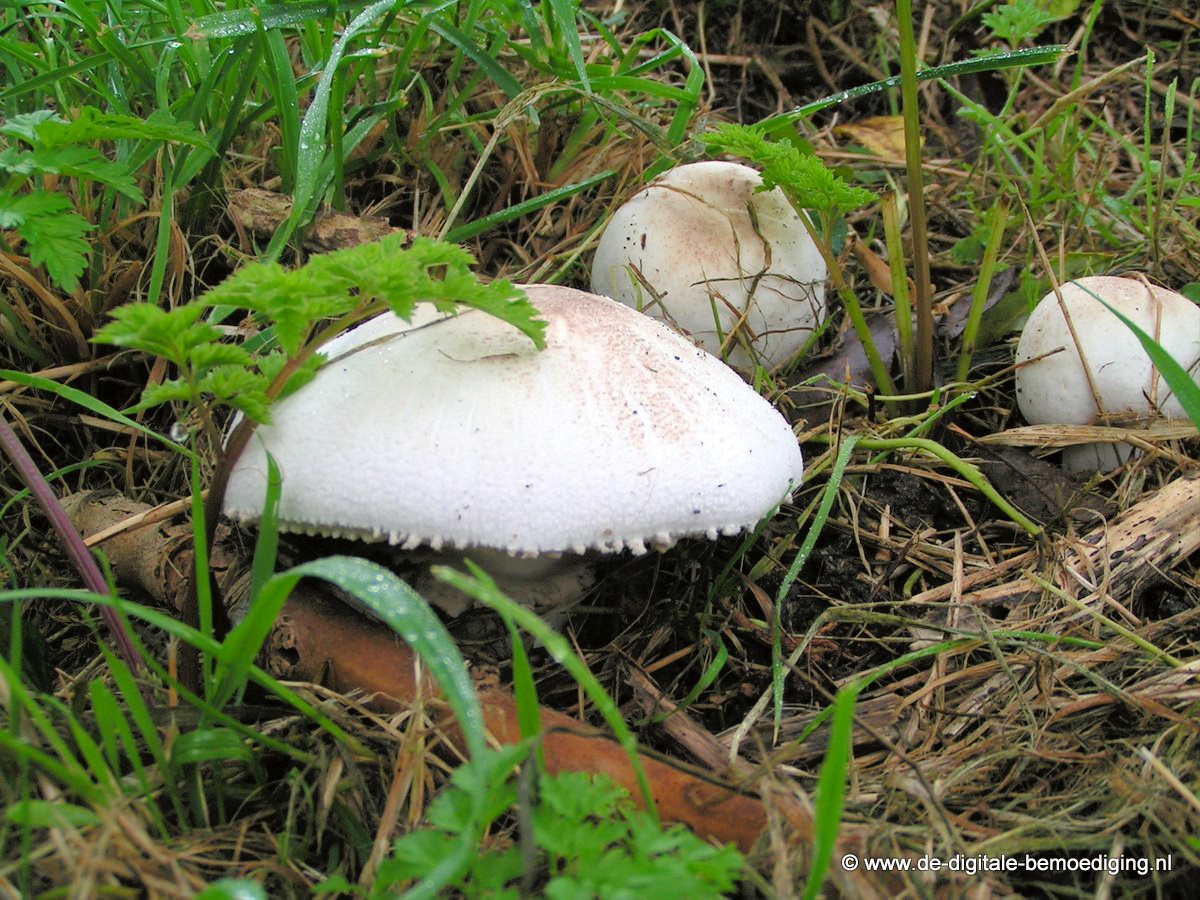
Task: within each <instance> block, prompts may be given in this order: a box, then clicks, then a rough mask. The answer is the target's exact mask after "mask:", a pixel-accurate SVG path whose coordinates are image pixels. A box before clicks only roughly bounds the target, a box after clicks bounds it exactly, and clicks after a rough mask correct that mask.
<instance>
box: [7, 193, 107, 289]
mask: <svg viewBox="0 0 1200 900" xmlns="http://www.w3.org/2000/svg"><path fill="white" fill-rule="evenodd" d="M25 196H29V197H42V198H44V197H47V196H57V195H48V194H44V193H38V194H27V195H25ZM63 199H64V200H65V198H63ZM68 205H69V204H68ZM93 227H94V226H93V225H92V224H91V223H90V222H88V220H87V219H85V218H84V217H83V216H81V215H79V214H78V213H75V212H56V213H47V214H43V215H35V216H28V215H27V216H26V217H25V220H24V221H23V222H22V223H21V224H19V225H17V226H16V229H17V234H19V235H20V236H21V237H22V238H23V239H24V241H25V245H26V246H25V251H26V252H27V253H28V254H29V260H30V262H32V263H33V264H34V265H36V266H45V267H46V272H47V273H49V275H50V280H51V281H53V282H54V284H55V285H57V286H58V287H59V288H61V289H62V290H64V291H67V292H70V291H73V290H75V288H76V287H78V285H79V276H80V275H82V274H83V272H84V270H85V269H86V268H87V257H88V253H90V252H91V249H92V248H91V245H90V244H88V242H87V241H85V240H84V239H83V235H85V234H86V233H87V232H89V231H91V230H92V228H93Z"/></svg>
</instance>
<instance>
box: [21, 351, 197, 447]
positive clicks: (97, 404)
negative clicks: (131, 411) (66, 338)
mask: <svg viewBox="0 0 1200 900" xmlns="http://www.w3.org/2000/svg"><path fill="white" fill-rule="evenodd" d="M0 378H3V379H5V380H6V381H12V382H15V383H16V384H23V385H25V386H26V387H31V388H37V389H38V390H39V391H47V392H48V393H51V394H54V395H55V396H58V397H62V399H64V400H67V401H69V402H71V403H74V404H75V405H77V406H81V407H83V408H84V409H86V410H88V411H89V412H93V413H95V414H96V415H98V416H100V417H101V418H104V419H108V420H109V421H110V422H115V423H117V424H118V425H124V426H125V427H126V428H132V429H133V430H134V431H137V432H140V433H141V434H143V435H145V436H146V437H148V438H151V439H152V440H154V441H157V442H158V443H160V444H162V445H163V446H165V447H167V448H168V449H169V450H173V451H175V452H176V453H181V454H183V455H184V456H185V457H187V458H191V456H192V455H193V454H192V451H191V450H190V449H188V448H187V447H185V446H183V445H182V444H177V443H176V442H175V441H173V440H171V439H170V438H168V437H166V436H164V435H161V434H159V433H158V432H157V431H155V430H154V429H152V428H148V427H146V426H145V425H143V424H142V423H141V422H138V421H135V420H134V419H131V418H129V416H127V415H125V414H124V413H123V412H121V411H120V410H118V409H115V408H113V407H111V406H109V405H108V404H107V403H105V402H104V401H103V400H97V399H96V398H95V397H93V396H92V395H91V394H86V393H84V392H83V391H81V390H79V389H77V388H73V387H70V386H68V385H65V384H59V383H58V382H57V381H54V380H52V379H50V378H43V377H41V376H40V375H30V374H28V373H27V372H17V371H14V370H12V369H0Z"/></svg>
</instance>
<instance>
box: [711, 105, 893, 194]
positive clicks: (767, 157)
mask: <svg viewBox="0 0 1200 900" xmlns="http://www.w3.org/2000/svg"><path fill="white" fill-rule="evenodd" d="M701 139H702V140H703V141H704V142H705V143H706V144H707V145H708V146H709V148H710V149H711V150H713V151H716V152H719V153H728V154H729V155H731V156H740V157H743V158H744V159H747V160H749V161H750V162H751V163H752V164H753V165H754V167H755V168H757V169H758V170H759V172H761V174H762V180H763V190H771V189H772V188H775V187H780V188H782V189H783V191H784V193H786V194H787V195H788V196H789V198H791V200H792V201H793V202H794V203H796V204H797V205H798V206H801V207H803V208H805V209H814V210H819V211H821V212H828V213H842V212H846V211H848V210H851V209H856V208H858V207H860V206H865V205H866V204H868V203H871V202H873V201H874V199H875V195H874V194H872V193H871V192H870V191H868V190H866V189H865V188H860V187H854V186H852V185H849V184H847V183H846V182H845V180H843V179H842V178H840V177H839V176H838V175H837V174H836V173H835V172H834V171H833V170H831V169H830V168H828V167H827V166H826V165H825V164H824V163H823V162H822V161H821V160H820V158H818V157H817V156H814V155H812V154H808V153H801V152H800V150H799V148H798V147H796V146H794V145H793V144H790V143H782V142H778V141H772V140H769V139H768V138H767V137H766V135H764V134H763V132H762V131H761V129H758V128H755V127H753V126H750V125H730V124H725V125H720V126H718V127H717V128H715V129H713V130H712V131H710V132H708V133H707V134H705V135H702V136H701Z"/></svg>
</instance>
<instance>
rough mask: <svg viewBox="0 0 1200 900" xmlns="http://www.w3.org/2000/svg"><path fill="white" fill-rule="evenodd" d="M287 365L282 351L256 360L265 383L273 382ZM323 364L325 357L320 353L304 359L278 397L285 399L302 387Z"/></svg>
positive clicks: (286, 359)
mask: <svg viewBox="0 0 1200 900" xmlns="http://www.w3.org/2000/svg"><path fill="white" fill-rule="evenodd" d="M287 363H288V357H287V356H286V354H284V353H283V352H282V351H279V350H275V351H272V352H271V353H269V354H267V355H266V356H260V357H259V358H258V370H259V371H260V372H262V373H263V375H265V376H266V378H267V383H268V384H269V383H271V382H274V381H275V379H276V378H278V377H279V374H280V373H281V372H282V371H283V367H284V366H286V365H287ZM324 364H325V357H324V356H322V355H321V354H320V353H314V354H313V355H312V356H310V357H309V358H308V359H306V360H305V361H304V363H303V365H301V366H299V367H298V368H297V369H296V370H295V371H294V372H293V373H292V374H291V377H289V378H288V380H287V384H285V385H284V386H283V389H282V390H281V391H280V392H279V395H278V396H279V397H280V398H283V397H286V396H287V395H288V394H290V393H292V392H293V391H296V390H298V389H299V388H302V387H304V385H306V384H308V383H309V382H310V381H312V380H313V378H314V377H315V376H316V374H317V371H318V370H319V369H320V368H321V366H323V365H324Z"/></svg>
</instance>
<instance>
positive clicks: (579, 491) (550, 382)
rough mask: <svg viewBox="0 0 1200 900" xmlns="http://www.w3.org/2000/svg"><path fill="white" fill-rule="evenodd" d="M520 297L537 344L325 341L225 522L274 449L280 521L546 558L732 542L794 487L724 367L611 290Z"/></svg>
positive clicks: (454, 331) (254, 486) (357, 333)
mask: <svg viewBox="0 0 1200 900" xmlns="http://www.w3.org/2000/svg"><path fill="white" fill-rule="evenodd" d="M525 290H526V292H527V293H528V295H529V298H530V300H531V301H532V302H533V304H534V305H535V306H536V307H537V308H538V310H539V312H540V314H541V316H542V318H544V319H545V320H546V322H547V329H546V348H545V349H544V350H543V351H538V350H537V349H536V348H535V347H534V346H533V344H532V343H531V342H530V341H529V339H528V338H527V337H525V336H524V335H522V334H521V333H520V332H518V331H517V330H516V329H515V328H513V327H512V326H510V325H508V324H506V323H504V322H502V321H501V320H499V319H497V318H495V317H493V316H490V315H487V314H485V313H483V312H479V311H475V310H468V311H464V312H460V313H459V314H458V315H456V316H453V317H450V318H445V319H440V320H435V321H432V322H427V323H426V324H424V325H422V326H420V327H415V328H414V327H411V326H409V325H407V324H406V323H404V322H402V321H401V320H400V319H398V318H397V317H396V316H394V315H392V314H391V313H387V314H385V315H383V316H380V317H377V318H375V319H372V320H370V321H369V322H367V323H365V324H363V325H362V326H360V327H359V328H357V329H354V330H353V331H350V332H347V333H346V334H344V335H341V336H339V337H338V338H336V339H335V340H334V341H331V342H330V343H329V344H328V345H326V347H325V350H324V352H325V353H326V355H327V356H328V358H329V362H327V363H326V364H325V366H324V367H323V368H322V369H321V370H320V371H319V372H318V373H317V375H316V377H315V378H314V379H313V380H312V382H310V383H309V384H307V385H305V386H304V387H303V388H301V389H300V390H298V391H296V392H295V393H294V394H292V395H290V396H288V397H286V398H285V399H283V400H282V401H280V402H279V403H278V404H276V405H275V407H274V408H273V409H272V421H271V423H270V424H269V425H264V426H261V427H260V428H259V429H258V431H257V432H256V436H255V439H253V440H252V441H251V443H250V444H249V446H248V447H247V449H246V451H245V452H244V453H243V454H242V456H241V457H240V458H239V459H238V460H237V461H236V463H235V464H234V467H233V469H232V472H231V474H230V478H229V484H228V488H227V491H226V495H225V503H224V508H225V512H226V514H227V515H229V516H231V517H233V518H235V519H239V520H242V521H248V520H253V519H255V518H256V517H257V516H258V515H259V514H260V512H261V507H262V503H263V499H264V495H265V488H266V456H265V454H266V453H267V452H269V453H270V454H271V456H272V457H274V458H275V460H276V462H277V463H278V465H279V468H280V472H281V476H282V490H281V496H280V508H279V515H280V519H281V525H282V527H283V528H284V529H285V530H290V531H299V532H308V533H317V534H324V535H331V536H343V537H357V538H363V539H366V540H375V541H388V542H390V543H392V544H397V545H400V546H401V547H402V548H406V549H412V548H416V547H419V546H421V545H428V546H429V547H430V548H432V549H434V550H441V549H442V548H443V547H447V548H456V549H457V550H458V551H459V552H460V553H462V554H463V555H466V556H468V557H471V558H475V559H476V560H477V561H479V559H478V557H479V552H480V549H481V548H482V550H483V551H484V552H488V551H490V552H494V553H495V554H496V556H494V557H492V560H493V562H496V561H498V560H504V561H506V562H509V563H511V565H509V566H508V567H509V568H514V567H516V568H518V569H519V568H520V565H519V558H523V557H539V559H538V561H537V562H536V563H535V565H536V566H538V567H539V569H545V568H546V566H547V565H548V563H547V562H546V560H545V557H546V555H550V556H551V557H555V556H560V555H564V554H583V553H585V552H588V551H600V552H608V553H611V552H615V551H619V550H621V549H624V548H627V549H629V550H631V551H633V552H634V553H643V552H645V550H646V548H647V547H648V546H654V547H667V546H669V545H671V544H672V543H674V542H675V541H676V540H677V539H679V538H681V537H685V536H692V535H706V536H708V537H710V538H715V537H716V536H717V535H718V534H732V533H735V532H737V531H740V530H742V529H744V528H747V527H749V526H752V525H754V524H755V523H756V522H758V521H759V520H760V519H762V518H763V517H764V516H765V515H767V514H768V513H769V512H770V511H771V510H772V509H773V508H775V507H776V506H777V505H778V504H779V503H780V502H781V501H782V500H783V499H784V498H785V497H786V496H787V495H788V494H789V492H790V491H791V490H792V489H793V488H794V487H795V486H796V485H797V484H798V483H799V479H800V475H801V471H802V462H801V456H800V448H799V445H798V443H797V441H796V437H795V435H794V434H793V433H792V430H791V428H790V427H789V426H788V424H787V422H786V421H785V420H784V419H783V417H782V416H781V415H780V414H779V413H778V412H777V411H776V410H775V409H774V408H773V407H772V406H771V405H770V404H769V403H768V402H767V401H766V400H764V399H763V398H762V397H760V396H759V395H758V394H757V393H755V392H754V391H753V390H752V389H751V388H750V387H748V386H747V385H746V384H745V383H744V382H743V381H742V380H741V379H740V378H739V377H738V376H737V375H736V373H734V372H733V371H732V370H731V369H729V368H728V367H726V366H725V365H723V364H722V363H721V362H720V361H719V360H717V359H715V358H713V357H712V356H710V355H709V354H707V353H705V352H704V351H702V350H699V349H698V348H696V347H694V346H692V345H691V344H690V343H688V342H687V341H686V340H684V339H683V338H681V337H680V336H679V335H676V334H674V333H672V332H671V331H670V330H669V329H667V328H666V327H664V326H663V325H662V324H661V323H658V322H655V321H654V320H652V319H649V318H647V317H645V316H642V315H639V314H638V313H637V312H635V311H634V310H631V309H629V308H628V307H625V306H622V305H621V304H619V303H616V302H614V301H612V300H609V299H607V298H604V297H596V296H594V295H591V294H587V293H584V292H582V291H575V290H571V289H568V288H561V287H553V286H542V285H534V286H529V287H526V288H525ZM549 565H553V563H551V564H549ZM486 567H487V564H485V568H486ZM544 575H545V573H544V572H543V571H539V572H538V573H537V574H536V575H534V576H533V577H534V579H535V580H540V579H542V578H543V577H544ZM575 577H576V576H573V575H570V576H567V580H568V581H570V580H571V579H572V578H575ZM576 581H577V579H576Z"/></svg>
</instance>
